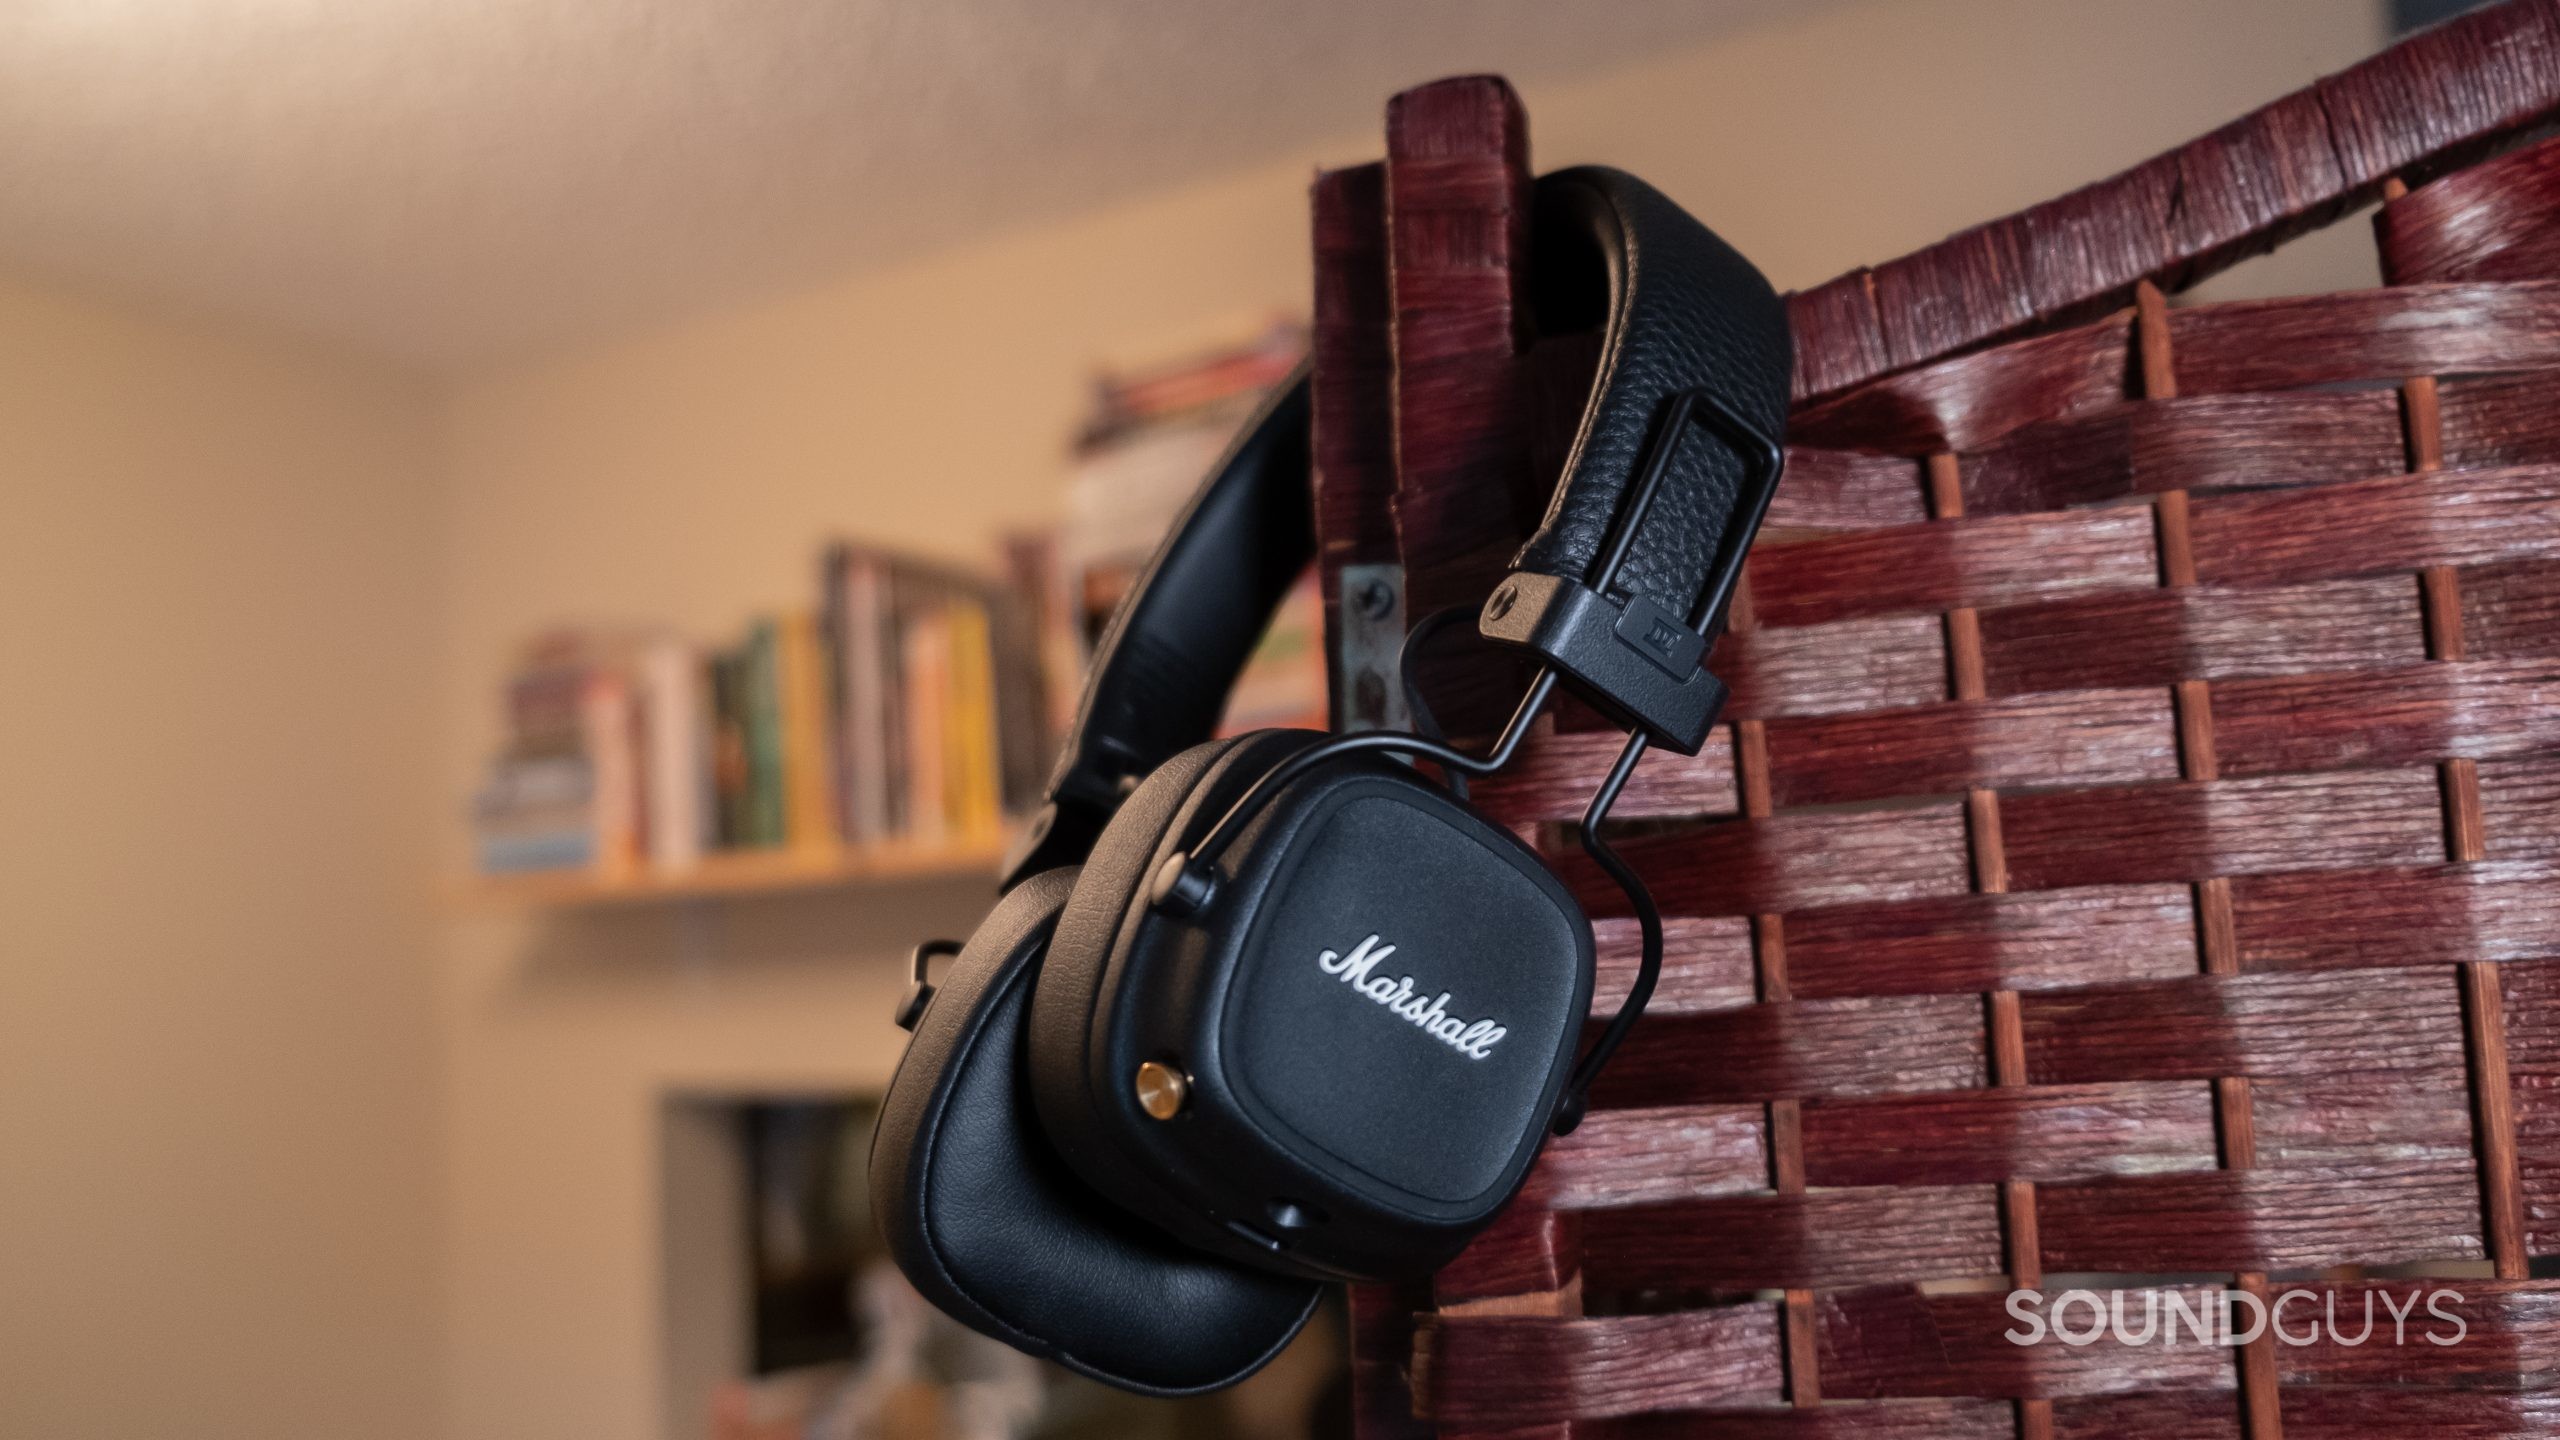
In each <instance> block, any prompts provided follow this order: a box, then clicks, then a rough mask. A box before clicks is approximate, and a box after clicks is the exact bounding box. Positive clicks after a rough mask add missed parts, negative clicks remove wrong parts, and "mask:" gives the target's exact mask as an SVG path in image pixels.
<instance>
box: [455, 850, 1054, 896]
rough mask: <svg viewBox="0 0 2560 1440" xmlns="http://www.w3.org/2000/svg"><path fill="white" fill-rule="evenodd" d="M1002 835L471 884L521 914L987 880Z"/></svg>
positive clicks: (999, 854) (534, 874) (751, 853)
mask: <svg viewBox="0 0 2560 1440" xmlns="http://www.w3.org/2000/svg"><path fill="white" fill-rule="evenodd" d="M1004 848H1005V847H1004V842H1003V840H1002V838H1001V837H998V838H995V839H989V840H977V841H964V842H961V843H959V844H956V845H939V846H930V847H927V846H917V845H883V846H875V847H867V848H861V849H854V848H848V847H843V846H831V847H829V848H827V849H823V850H817V849H805V848H804V849H775V850H742V851H731V852H729V853H726V854H717V855H706V856H704V857H703V859H702V862H701V863H700V864H699V865H696V866H695V867H693V868H692V869H690V870H683V871H672V872H671V871H661V870H652V869H647V868H641V869H636V870H631V871H626V872H622V873H618V874H616V873H606V872H603V871H596V870H535V871H527V872H525V873H523V874H519V875H487V876H481V877H479V878H477V879H475V880H473V881H472V882H471V884H470V887H469V895H470V897H471V898H472V899H473V900H474V901H477V902H480V903H485V904H489V905H496V906H510V907H518V908H526V909H581V908H586V907H590V906H598V905H631V904H649V903H653V902H659V901H667V900H712V899H721V898H726V897H738V898H745V897H751V896H756V895H779V894H786V893H789V892H791V891H800V890H831V889H839V888H843V887H847V886H856V885H885V884H894V883H897V882H900V881H913V880H966V879H973V878H983V879H987V880H989V881H992V880H993V878H994V876H995V869H996V864H997V862H998V861H1000V860H1001V859H1002V858H1003V856H1004Z"/></svg>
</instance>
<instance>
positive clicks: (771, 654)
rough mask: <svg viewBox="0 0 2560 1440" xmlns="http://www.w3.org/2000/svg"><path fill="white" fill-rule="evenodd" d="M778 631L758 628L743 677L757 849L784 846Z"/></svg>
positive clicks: (750, 812)
mask: <svg viewBox="0 0 2560 1440" xmlns="http://www.w3.org/2000/svg"><path fill="white" fill-rule="evenodd" d="M779 628H780V627H778V626H777V625H775V624H774V622H773V621H771V620H759V621H757V622H756V623H755V627H754V628H753V629H752V630H751V631H750V632H749V633H748V636H747V648H746V656H745V659H746V663H745V665H744V667H743V672H742V674H741V676H740V682H741V683H740V687H739V688H740V690H741V691H742V694H741V696H740V700H741V711H742V715H743V718H744V721H745V726H744V728H745V731H746V749H747V775H746V782H747V784H746V835H745V842H746V843H747V844H749V845H755V846H768V845H779V844H781V843H782V842H783V839H784V829H783V800H782V784H783V782H782V693H781V676H780V675H779V674H778V673H777V672H778V671H779V670H780V668H781V667H780V658H781V657H780V654H779V652H780V649H781V638H780V635H779Z"/></svg>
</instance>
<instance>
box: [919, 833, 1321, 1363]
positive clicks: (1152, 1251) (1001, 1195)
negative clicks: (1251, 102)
mask: <svg viewBox="0 0 2560 1440" xmlns="http://www.w3.org/2000/svg"><path fill="white" fill-rule="evenodd" d="M1076 873H1077V872H1076V871H1075V870H1074V869H1073V868H1069V869H1063V870H1052V871H1048V872H1046V873H1043V874H1040V875H1036V876H1034V877H1032V878H1031V879H1029V880H1027V881H1025V882H1023V883H1022V884H1021V885H1019V886H1017V887H1016V888H1015V889H1014V890H1013V891H1012V893H1010V894H1008V895H1007V896H1006V897H1005V898H1004V899H1003V900H1002V901H1001V902H999V903H998V904H997V906H996V908H995V911H994V913H993V914H991V915H989V916H988V917H987V920H986V922H985V923H984V924H983V925H981V926H979V927H978V932H977V934H975V935H973V936H971V937H970V940H969V943H968V945H967V946H966V947H965V948H963V949H962V951H961V953H960V957H959V958H958V959H957V960H956V961H954V962H953V964H952V966H951V971H950V974H949V975H948V976H947V977H946V978H945V979H944V981H943V983H942V985H941V986H940V988H939V989H938V990H937V991H936V992H935V993H934V996H933V1000H932V1003H931V1004H930V1005H929V1006H927V1007H926V1009H925V1012H924V1015H923V1017H922V1019H921V1020H919V1021H918V1023H917V1025H916V1030H915V1039H914V1040H913V1041H912V1042H911V1043H910V1045H909V1047H908V1050H907V1054H906V1056H905V1058H904V1059H903V1060H901V1061H900V1062H899V1065H898V1073H897V1076H896V1078H895V1079H893V1080H891V1081H890V1084H889V1093H888V1095H887V1097H886V1098H885V1099H884V1100H883V1102H882V1104H881V1113H880V1126H879V1129H878V1130H877V1131H876V1132H875V1133H874V1135H873V1137H872V1146H871V1189H872V1200H873V1205H874V1207H875V1210H876V1211H877V1213H878V1215H879V1217H880V1226H881V1231H882V1234H883V1235H884V1237H885V1238H886V1239H887V1241H888V1244H889V1251H890V1254H891V1256H892V1257H893V1258H895V1259H896V1261H897V1263H898V1268H899V1269H900V1270H902V1271H904V1272H905V1273H906V1276H907V1278H908V1279H909V1280H910V1281H911V1282H913V1283H914V1285H915V1286H916V1288H917V1289H918V1290H919V1291H921V1292H923V1294H924V1295H925V1297H926V1298H927V1299H929V1300H931V1301H932V1302H933V1303H934V1304H936V1305H937V1306H939V1307H941V1308H942V1309H943V1311H944V1312H945V1313H947V1314H950V1315H951V1316H953V1317H954V1318H956V1319H959V1320H960V1321H962V1322H963V1323H965V1324H967V1325H969V1326H970V1327H971V1328H972V1329H975V1330H978V1331H980V1332H981V1333H984V1334H987V1335H991V1336H994V1337H995V1338H997V1339H999V1340H1002V1341H1005V1342H1006V1343H1008V1344H1010V1345H1013V1346H1015V1347H1017V1348H1019V1349H1022V1350H1024V1351H1027V1352H1029V1353H1031V1354H1033V1355H1037V1356H1040V1357H1042V1358H1045V1359H1051V1360H1055V1361H1057V1362H1058V1363H1059V1364H1061V1365H1064V1366H1066V1367H1067V1368H1068V1369H1071V1370H1074V1371H1076V1372H1078V1373H1080V1374H1084V1375H1089V1376H1091V1377H1093V1378H1094V1379H1097V1380H1101V1381H1104V1382H1106V1383H1108V1384H1112V1385H1117V1386H1120V1387H1121V1388H1123V1389H1128V1390H1136V1391H1139V1392H1142V1393H1146V1394H1157V1395H1180V1394H1188V1393H1191V1392H1194V1391H1200V1390H1209V1389H1215V1388H1217V1387H1219V1386H1223V1385H1228V1384H1232V1383H1234V1382H1235V1381H1237V1380H1240V1379H1242V1378H1244V1377H1245V1376H1247V1375H1250V1374H1252V1373H1253V1372H1254V1371H1255V1370H1257V1369H1259V1368H1261V1366H1262V1364H1263V1363H1264V1362H1265V1361H1267V1360H1269V1359H1270V1358H1271V1357H1272V1356H1273V1355H1274V1354H1276V1353H1278V1351H1279V1349H1280V1347H1281V1346H1283V1345H1285V1344H1287V1343H1288V1341H1289V1339H1290V1338H1291V1337H1292V1336H1294V1335H1296V1334H1297V1332H1298V1330H1299V1328H1300V1327H1301V1326H1302V1325H1304V1324H1305V1323H1306V1320H1307V1317H1308V1315H1309V1314H1311V1313H1312V1312H1313V1310H1314V1308H1315V1304H1316V1301H1317V1299H1318V1298H1319V1296H1320V1295H1321V1294H1322V1287H1321V1286H1319V1285H1316V1284H1314V1283H1312V1282H1309V1281H1303V1280H1291V1279H1286V1278H1283V1277H1281V1276H1277V1275H1270V1274H1266V1273H1264V1272H1262V1271H1259V1270H1254V1269H1250V1268H1248V1267H1245V1266H1241V1265H1237V1264H1234V1263H1232V1262H1230V1261H1226V1260H1222V1259H1219V1258H1218V1257H1216V1256H1213V1255H1210V1254H1207V1253H1205V1252H1202V1251H1198V1250H1194V1249H1191V1248H1189V1247H1187V1246H1185V1245H1182V1244H1181V1243H1179V1242H1177V1241H1175V1240H1174V1239H1173V1238H1172V1237H1171V1236H1168V1235H1166V1234H1165V1233H1164V1232H1163V1231H1161V1230H1159V1229H1157V1228H1156V1227H1154V1226H1152V1225H1150V1224H1148V1223H1147V1222H1146V1221H1144V1220H1142V1219H1140V1218H1138V1217H1137V1216H1135V1215H1132V1214H1130V1213H1129V1212H1127V1211H1125V1210H1123V1209H1121V1208H1119V1207H1118V1206H1116V1205H1114V1204H1112V1203H1111V1202H1110V1201H1109V1200H1107V1199H1105V1198H1104V1197H1103V1196H1101V1195H1100V1194H1098V1193H1096V1192H1095V1191H1094V1190H1093V1189H1092V1188H1091V1187H1089V1186H1087V1185H1085V1184H1084V1183H1083V1182H1082V1181H1080V1180H1079V1179H1078V1178H1077V1177H1076V1176H1075V1174H1074V1173H1073V1172H1072V1171H1070V1170H1069V1169H1068V1167H1067V1166H1066V1164H1065V1163H1064V1162H1063V1161H1061V1160H1060V1159H1059V1158H1058V1156H1057V1154H1056V1152H1055V1151H1054V1150H1053V1149H1052V1148H1051V1147H1050V1145H1049V1144H1048V1143H1047V1141H1046V1140H1045V1139H1044V1138H1043V1136H1042V1135H1041V1133H1040V1130H1039V1126H1038V1124H1037V1122H1036V1118H1035V1116H1034V1114H1033V1107H1032V1102H1031V1097H1030V1094H1029V1092H1028V1086H1027V1084H1026V1083H1025V1077H1024V1074H1023V1045H1024V1029H1025V1025H1026V1022H1027V1019H1028V1016H1029V1011H1030V1008H1031V1007H1030V1001H1031V991H1032V987H1033V985H1034V983H1035V982H1036V980H1037V978H1038V975H1039V972H1040V967H1041V963H1042V960H1043V957H1044V956H1045V954H1046V953H1047V950H1048V947H1049V942H1050V938H1051V934H1052V931H1053V929H1054V928H1055V926H1056V924H1057V919H1058V915H1059V912H1060V910H1061V909H1062V908H1063V907H1064V906H1065V904H1066V901H1067V897H1068V895H1069V893H1070V892H1072V890H1073V889H1074V887H1075V883H1076Z"/></svg>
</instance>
